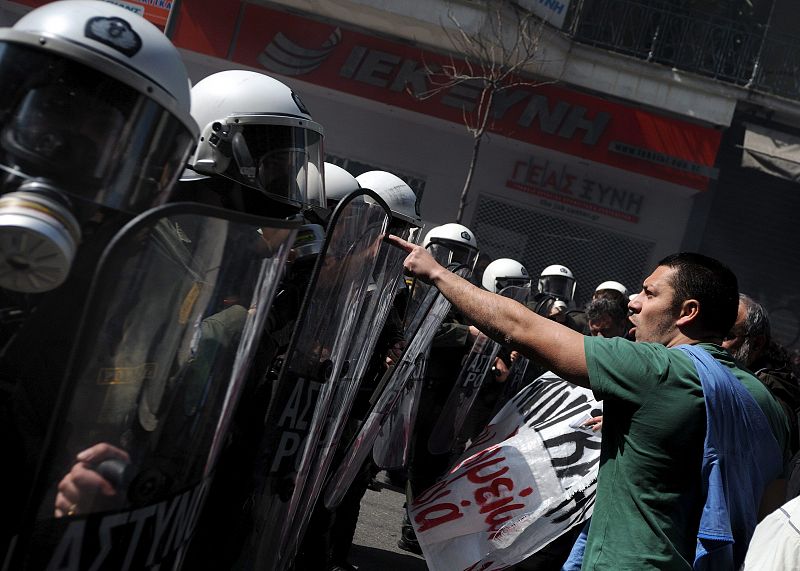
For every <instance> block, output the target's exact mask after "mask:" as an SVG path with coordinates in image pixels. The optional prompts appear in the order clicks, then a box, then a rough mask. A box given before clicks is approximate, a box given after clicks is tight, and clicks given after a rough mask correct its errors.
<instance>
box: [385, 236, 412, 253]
mask: <svg viewBox="0 0 800 571" xmlns="http://www.w3.org/2000/svg"><path fill="white" fill-rule="evenodd" d="M386 241H387V242H389V243H390V244H391V245H392V246H397V247H398V248H400V249H401V250H405V251H406V252H408V253H409V254H410V253H411V252H412V250H413V249H414V244H412V243H411V242H406V241H405V240H403V239H402V238H401V237H400V236H395V235H394V234H388V235H387V236H386Z"/></svg>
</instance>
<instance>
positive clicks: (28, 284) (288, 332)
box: [0, 0, 800, 571]
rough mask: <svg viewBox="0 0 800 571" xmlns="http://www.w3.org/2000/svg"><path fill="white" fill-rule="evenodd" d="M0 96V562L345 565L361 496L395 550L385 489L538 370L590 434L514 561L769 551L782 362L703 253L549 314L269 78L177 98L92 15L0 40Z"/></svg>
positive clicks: (135, 35)
mask: <svg viewBox="0 0 800 571" xmlns="http://www.w3.org/2000/svg"><path fill="white" fill-rule="evenodd" d="M0 79H2V81H3V85H4V86H5V87H6V89H5V91H4V94H3V96H2V97H0V170H1V171H2V177H0V243H2V244H3V253H2V256H0V300H2V307H0V383H1V384H0V388H2V391H0V422H2V428H3V430H2V437H0V438H2V441H1V442H2V446H3V451H4V452H5V456H6V457H7V458H16V459H17V461H16V465H15V469H13V470H5V471H4V473H3V476H2V481H3V484H4V489H6V490H12V491H13V492H14V493H13V494H10V497H9V500H8V504H7V514H6V517H5V518H3V523H2V524H0V550H2V553H0V558H2V560H3V561H4V562H5V564H4V568H8V569H71V570H82V569H84V568H85V569H117V568H118V569H157V568H159V567H161V568H166V567H170V568H174V569H178V568H180V567H183V568H187V569H243V570H247V569H269V570H272V569H274V570H278V571H287V570H290V569H291V570H295V571H305V570H323V571H347V570H351V569H354V567H353V565H352V564H351V563H350V562H349V555H350V547H351V545H352V542H353V536H354V533H355V529H356V524H357V521H358V518H359V506H360V503H361V500H362V497H363V496H364V494H365V492H366V490H367V489H368V487H373V488H375V489H380V487H381V486H383V485H387V483H388V485H392V486H394V487H396V488H397V489H401V490H402V491H403V492H404V493H405V494H406V505H407V511H406V518H405V520H404V522H403V524H402V528H401V530H400V540H399V543H398V545H399V547H400V548H402V549H405V550H408V551H411V552H415V553H418V554H421V555H423V556H425V555H426V554H425V543H424V542H421V541H419V536H418V533H419V532H420V520H419V519H418V518H417V519H415V518H414V517H413V516H412V515H411V514H412V505H413V504H414V502H415V501H418V500H419V498H420V497H426V494H430V490H431V489H434V490H435V489H436V488H435V487H436V486H438V485H441V484H442V482H443V480H446V479H447V477H448V474H450V473H451V472H452V470H454V469H457V468H458V467H459V466H463V465H464V463H466V464H467V465H469V462H470V461H471V460H472V457H470V456H469V454H470V453H469V452H468V451H469V450H474V448H473V447H474V446H475V443H476V442H480V441H481V439H482V438H484V437H485V431H486V429H487V427H488V426H491V425H492V422H493V419H494V418H495V415H497V414H499V413H500V411H503V410H504V409H505V407H506V405H507V404H508V403H511V402H513V400H514V398H515V396H517V395H518V394H520V393H521V392H522V391H526V390H529V389H530V388H531V387H534V386H536V385H535V384H536V383H538V382H541V379H548V380H549V381H552V380H553V379H554V378H557V379H559V380H561V379H563V380H564V381H567V382H569V383H572V384H574V385H577V386H579V387H583V388H585V389H588V390H590V391H591V393H592V394H593V396H594V398H595V399H596V401H599V402H602V411H601V410H599V409H595V408H591V407H589V405H587V407H588V408H589V413H588V416H587V418H585V420H582V421H581V426H576V427H569V428H568V429H567V430H571V431H580V430H585V431H587V432H588V433H591V434H593V435H598V434H600V435H602V445H600V444H598V445H597V446H601V449H600V453H599V462H598V465H599V469H596V468H595V470H596V472H597V473H596V477H595V480H596V496H595V497H594V500H593V505H594V507H593V510H587V512H586V513H583V514H582V515H581V517H580V518H578V519H576V520H575V521H574V522H572V523H573V524H572V525H569V526H564V529H560V530H559V533H558V534H557V537H555V538H553V537H549V539H550V540H549V541H547V542H544V543H542V544H541V545H539V544H535V545H530V546H527V547H524V548H520V550H519V552H520V553H522V552H525V553H526V556H525V557H520V558H519V559H520V560H518V561H516V562H515V565H517V567H516V568H518V569H526V570H531V569H536V570H551V569H552V570H561V569H564V570H567V571H572V570H576V569H584V570H590V569H614V570H618V569H619V570H623V569H631V570H640V569H659V570H667V569H689V568H694V569H739V568H744V569H784V568H789V566H796V561H797V560H798V559H797V558H798V556H799V555H800V553H798V550H797V535H796V526H795V525H793V519H794V520H795V523H796V519H797V517H800V516H798V510H800V504H798V503H797V499H796V498H797V496H798V495H799V494H800V470H798V469H797V465H798V464H800V461H798V455H797V454H798V451H799V450H800V432H798V430H800V429H799V428H798V416H797V415H798V412H800V384H799V383H798V370H797V366H796V363H794V362H793V361H792V359H791V358H790V355H789V353H788V352H787V351H786V349H785V348H783V347H782V346H781V345H780V343H779V342H778V340H777V339H775V338H773V336H772V335H771V330H770V323H769V316H768V313H767V311H766V309H765V308H764V307H763V306H762V305H761V304H760V303H759V302H758V301H757V300H755V299H753V298H751V297H749V296H747V295H745V294H743V293H740V292H739V289H738V283H737V280H736V276H735V275H734V274H733V272H731V270H730V269H728V268H727V267H726V266H725V265H723V264H722V263H721V262H719V261H717V260H715V259H713V258H710V257H707V256H704V255H701V254H696V253H678V254H674V255H671V256H668V257H666V258H664V259H663V260H661V261H660V262H659V263H658V264H656V267H655V269H654V270H653V272H652V273H651V274H650V275H649V276H647V277H646V278H645V279H644V281H643V284H642V285H641V288H640V287H639V285H638V284H637V286H636V291H632V292H629V291H628V289H627V288H626V287H625V285H623V284H622V283H620V282H618V281H604V282H602V283H600V284H598V285H597V286H596V288H595V291H594V293H593V295H592V297H591V299H589V300H577V299H575V291H576V277H575V274H574V273H573V272H572V271H571V270H570V269H569V268H568V267H566V266H564V265H561V264H550V265H546V266H545V267H544V268H543V269H542V270H541V271H539V273H538V274H537V275H536V276H533V275H531V274H530V273H529V271H528V268H526V266H525V265H524V264H523V263H521V262H520V261H518V260H514V259H511V258H506V257H498V258H497V259H494V260H492V259H489V258H488V257H487V256H486V255H485V254H481V251H480V249H479V247H478V237H477V236H475V234H474V233H473V232H472V230H470V229H469V228H468V227H466V226H463V225H461V224H458V223H447V224H443V225H440V226H436V227H433V228H430V229H427V228H426V229H424V230H425V232H424V239H420V238H421V237H422V235H423V232H422V231H423V228H422V216H421V213H420V211H419V207H418V200H417V197H416V196H415V194H414V192H413V191H412V189H411V188H410V187H409V186H408V185H407V184H406V183H405V182H404V181H403V180H402V179H401V178H399V177H398V176H396V175H395V174H393V173H391V172H387V171H380V170H374V171H369V172H365V173H360V174H358V176H353V174H351V173H349V172H347V171H346V170H345V169H343V168H341V167H339V166H337V165H334V164H331V163H328V162H325V154H324V147H323V133H324V129H323V127H322V126H321V125H319V124H318V123H316V122H315V121H314V119H313V118H312V116H311V114H310V112H309V110H308V109H307V108H306V107H305V105H304V104H303V102H302V99H301V97H299V96H298V94H297V93H296V92H294V91H293V90H292V89H291V88H289V87H288V86H287V85H285V84H284V83H282V82H281V81H278V80H277V79H275V78H273V77H270V76H268V75H266V74H263V73H259V72H255V71H247V70H228V71H222V72H218V73H215V74H212V75H210V76H208V77H206V78H204V79H202V80H201V81H199V82H197V83H196V85H194V86H193V87H191V88H189V87H188V86H189V80H188V77H187V74H186V70H185V68H184V67H183V64H182V63H181V59H180V54H179V53H178V51H177V50H176V49H175V48H174V46H172V44H171V43H170V42H169V40H167V39H166V37H164V36H163V34H161V32H160V31H159V30H158V29H157V28H155V27H153V26H152V25H151V24H149V23H147V22H146V21H144V20H143V19H142V18H140V17H138V16H136V15H134V14H132V13H131V12H128V11H126V10H125V9H123V8H121V7H118V6H115V5H113V4H110V3H106V2H99V1H94V0H66V1H65V2H57V3H53V4H48V5H46V6H44V7H42V8H39V9H36V10H33V11H31V12H30V13H29V14H28V15H26V16H25V17H23V18H22V19H21V20H20V21H19V22H18V23H17V24H15V25H14V26H13V28H8V29H3V30H0ZM542 256H543V258H544V257H545V256H546V253H542ZM551 261H553V260H543V262H551ZM542 265H543V266H544V263H543V264H542ZM403 274H405V278H404V277H403ZM549 381H548V382H549ZM538 412H539V413H541V414H544V412H543V411H538ZM547 420H548V421H550V420H553V419H550V418H548V419H547ZM556 420H557V419H556ZM481 454H483V452H481V453H479V454H478V455H477V456H478V457H480V455H481ZM536 461H537V462H539V461H541V458H539V459H537V460H536ZM587 470H589V468H587ZM473 476H475V475H474V474H473ZM481 477H483V476H480V475H478V476H475V478H476V479H477V480H480V479H481ZM506 487H508V484H506ZM508 491H511V490H510V488H509V490H508ZM499 492H500V490H499V488H497V489H493V490H492V493H498V494H499ZM529 493H530V491H528V492H526V496H527V495H529ZM500 495H502V494H500ZM509 497H510V496H509ZM506 499H507V498H501V499H500V502H503V501H505V500H506ZM509 501H510V500H509ZM464 505H466V504H464ZM487 509H488V508H487ZM589 511H591V513H589ZM505 521H508V520H500V523H503V522H505ZM759 522H760V523H759ZM517 523H518V522H515V521H508V527H509V528H510V527H512V526H513V525H517ZM415 526H416V527H415ZM793 530H794V531H793ZM495 531H497V530H495ZM793 533H794V535H793ZM489 555H490V553H482V554H481V557H483V556H489ZM478 561H479V560H478ZM476 564H477V563H476ZM481 568H482V569H487V568H488V567H487V566H483V567H481ZM504 568H507V567H504Z"/></svg>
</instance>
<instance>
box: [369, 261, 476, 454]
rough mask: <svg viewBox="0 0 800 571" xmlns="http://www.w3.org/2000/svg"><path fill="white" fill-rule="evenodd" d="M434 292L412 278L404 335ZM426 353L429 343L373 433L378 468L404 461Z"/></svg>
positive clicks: (411, 334)
mask: <svg viewBox="0 0 800 571" xmlns="http://www.w3.org/2000/svg"><path fill="white" fill-rule="evenodd" d="M455 267H457V266H453V268H455ZM451 269H452V268H451ZM465 275H466V274H465ZM438 296H439V291H438V290H437V289H436V288H435V287H433V286H431V285H430V284H426V283H424V282H422V281H419V280H414V282H413V286H412V295H411V300H410V303H409V304H408V309H407V312H406V318H405V320H404V332H405V337H406V338H407V339H412V338H413V337H414V335H415V334H416V331H417V330H418V329H419V327H420V325H421V324H422V322H423V320H424V319H425V316H426V315H428V313H429V311H430V309H431V306H432V304H433V302H434V301H435V300H436V299H437V297H438ZM429 353H430V345H428V347H426V348H425V350H424V352H423V353H422V354H421V355H420V356H418V357H417V358H416V361H415V366H414V370H413V371H412V372H411V374H410V376H409V377H408V380H407V383H406V385H405V388H404V389H403V391H402V394H401V395H400V396H399V397H398V401H397V405H396V406H394V407H393V408H392V410H391V412H390V413H389V414H388V415H387V416H386V419H385V420H384V421H383V424H382V425H381V429H380V431H379V432H378V435H377V436H376V437H375V443H374V444H373V447H372V456H373V460H374V461H375V464H376V465H377V466H379V467H381V468H385V469H393V468H402V467H404V466H405V465H406V463H407V460H408V455H409V453H410V451H411V433H412V431H413V429H414V424H415V423H416V418H417V410H418V408H419V398H420V395H421V394H422V382H423V381H424V380H425V373H426V370H427V362H428V361H427V359H428V354H429Z"/></svg>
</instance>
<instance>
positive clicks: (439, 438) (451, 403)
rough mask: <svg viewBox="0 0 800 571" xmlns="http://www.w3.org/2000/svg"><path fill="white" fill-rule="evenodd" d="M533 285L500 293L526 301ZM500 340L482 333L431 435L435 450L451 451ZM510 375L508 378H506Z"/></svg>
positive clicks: (505, 289)
mask: <svg viewBox="0 0 800 571" xmlns="http://www.w3.org/2000/svg"><path fill="white" fill-rule="evenodd" d="M530 291H531V290H530V288H529V287H520V286H507V287H505V288H503V290H502V291H500V295H502V296H503V297H507V298H509V299H513V300H514V301H518V302H520V303H524V302H525V301H526V300H527V299H528V297H529V295H530ZM500 348H501V346H500V343H497V342H496V341H493V340H491V339H489V338H488V337H487V336H486V335H484V334H483V333H480V334H478V336H477V337H476V338H475V342H474V343H473V345H472V349H470V352H469V353H468V354H467V356H466V358H465V360H464V366H463V368H462V369H461V372H460V373H459V374H458V377H457V378H456V382H455V384H454V385H453V388H452V390H451V391H450V395H449V396H448V397H447V401H446V402H445V404H444V407H443V408H442V413H441V414H440V415H439V418H438V419H437V420H436V424H435V425H434V427H433V430H432V431H431V435H430V438H429V439H428V449H429V450H430V451H431V453H433V454H445V453H447V452H449V451H450V450H451V449H452V447H453V445H454V444H455V443H456V440H457V438H458V436H459V433H460V432H461V429H462V428H463V426H464V421H465V420H466V419H467V416H468V415H469V413H470V411H471V410H472V406H473V404H474V403H475V399H476V398H477V396H478V393H479V391H480V390H481V387H482V386H483V384H484V382H485V381H486V379H487V378H488V376H489V375H490V371H491V369H492V366H493V365H494V362H495V359H496V358H497V355H498V353H499V352H500ZM508 380H509V379H508V378H507V379H506V381H505V382H507V381H508Z"/></svg>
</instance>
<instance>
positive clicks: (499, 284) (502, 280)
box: [495, 277, 531, 293]
mask: <svg viewBox="0 0 800 571" xmlns="http://www.w3.org/2000/svg"><path fill="white" fill-rule="evenodd" d="M509 286H515V287H520V288H529V287H530V286H531V280H530V278H510V277H498V278H495V292H497V293H500V292H501V291H503V290H504V289H506V288H507V287H509Z"/></svg>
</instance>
